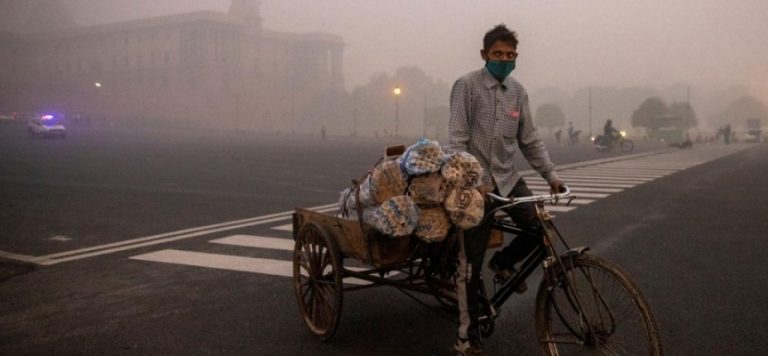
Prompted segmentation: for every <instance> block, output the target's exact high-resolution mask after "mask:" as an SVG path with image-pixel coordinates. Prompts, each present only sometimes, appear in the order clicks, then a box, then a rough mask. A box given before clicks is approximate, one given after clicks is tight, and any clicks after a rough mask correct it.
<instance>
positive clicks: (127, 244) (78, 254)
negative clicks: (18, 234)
mask: <svg viewBox="0 0 768 356" xmlns="http://www.w3.org/2000/svg"><path fill="white" fill-rule="evenodd" d="M336 208H338V203H334V204H326V205H321V206H318V207H314V208H309V209H311V210H318V209H319V210H327V209H331V210H332V209H336ZM292 214H293V211H288V212H282V213H276V214H269V215H264V216H260V217H256V218H250V219H241V220H234V221H230V222H225V223H219V224H213V225H207V226H202V227H197V228H191V229H185V230H179V231H174V232H169V233H165V234H159V235H152V236H147V237H141V238H136V239H131V240H125V241H120V242H116V243H111V244H105V245H100V246H93V247H88V248H83V249H78V250H73V251H66V252H60V253H54V254H51V255H46V256H39V257H36V258H35V259H34V261H33V262H35V263H38V264H41V265H54V264H58V263H61V262H68V261H74V260H79V259H83V258H88V257H94V256H100V255H104V254H108V253H114V252H119V251H125V250H131V249H136V248H140V247H145V246H150V245H156V244H161V243H166V242H170V241H176V240H182V239H187V238H191V237H196V236H201V235H207V234H210V233H214V232H219V231H226V230H234V229H239V228H243V227H248V226H255V225H262V224H268V223H272V222H276V221H281V220H286V219H290V218H291V216H292ZM270 217H271V218H270ZM184 232H191V233H184ZM180 233H184V234H181V235H178V234H180ZM174 235H175V236H174ZM114 246H120V247H114ZM88 251H95V252H90V253H84V252H88ZM63 256H69V257H63Z"/></svg>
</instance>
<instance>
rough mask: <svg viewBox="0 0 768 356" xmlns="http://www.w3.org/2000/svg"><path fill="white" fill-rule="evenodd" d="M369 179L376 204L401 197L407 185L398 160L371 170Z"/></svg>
mask: <svg viewBox="0 0 768 356" xmlns="http://www.w3.org/2000/svg"><path fill="white" fill-rule="evenodd" d="M370 177H371V178H370V186H371V191H372V192H373V198H374V200H375V202H376V204H381V203H383V202H384V201H386V200H387V199H389V198H392V197H395V196H398V195H403V194H404V193H405V188H406V187H407V185H408V176H407V175H406V174H405V172H403V171H402V169H401V168H400V161H399V160H391V161H384V162H382V163H381V164H379V165H378V166H376V167H375V168H374V169H373V172H372V173H371V176H370Z"/></svg>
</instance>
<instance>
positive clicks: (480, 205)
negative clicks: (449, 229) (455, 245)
mask: <svg viewBox="0 0 768 356" xmlns="http://www.w3.org/2000/svg"><path fill="white" fill-rule="evenodd" d="M444 206H445V210H447V211H448V216H449V217H450V218H451V221H453V223H454V224H456V226H458V227H459V228H461V229H464V230H466V229H469V228H473V227H475V226H477V225H479V224H480V222H481V221H482V220H483V215H484V214H485V201H484V200H483V195H482V194H480V192H479V191H478V190H477V189H473V188H465V187H458V186H456V187H453V188H452V189H451V190H450V192H448V196H447V197H446V198H445V202H444Z"/></svg>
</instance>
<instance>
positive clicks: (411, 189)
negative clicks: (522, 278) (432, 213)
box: [408, 172, 446, 205]
mask: <svg viewBox="0 0 768 356" xmlns="http://www.w3.org/2000/svg"><path fill="white" fill-rule="evenodd" d="M408 195H410V196H411V198H413V200H414V201H415V202H416V204H418V205H436V204H442V203H443V200H445V195H446V190H445V182H444V180H443V176H441V175H440V173H437V172H435V173H429V174H423V175H420V176H416V177H413V179H411V184H410V185H408Z"/></svg>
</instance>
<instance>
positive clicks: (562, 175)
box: [558, 173, 655, 182]
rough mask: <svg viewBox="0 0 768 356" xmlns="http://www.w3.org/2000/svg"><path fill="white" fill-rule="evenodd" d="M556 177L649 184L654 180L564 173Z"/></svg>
mask: <svg viewBox="0 0 768 356" xmlns="http://www.w3.org/2000/svg"><path fill="white" fill-rule="evenodd" d="M558 177H560V178H563V179H565V178H581V179H595V180H597V179H611V180H616V181H622V182H625V181H637V180H640V181H644V182H650V181H652V180H654V179H655V178H647V177H634V178H633V177H615V176H609V175H588V174H572V173H565V174H558Z"/></svg>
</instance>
